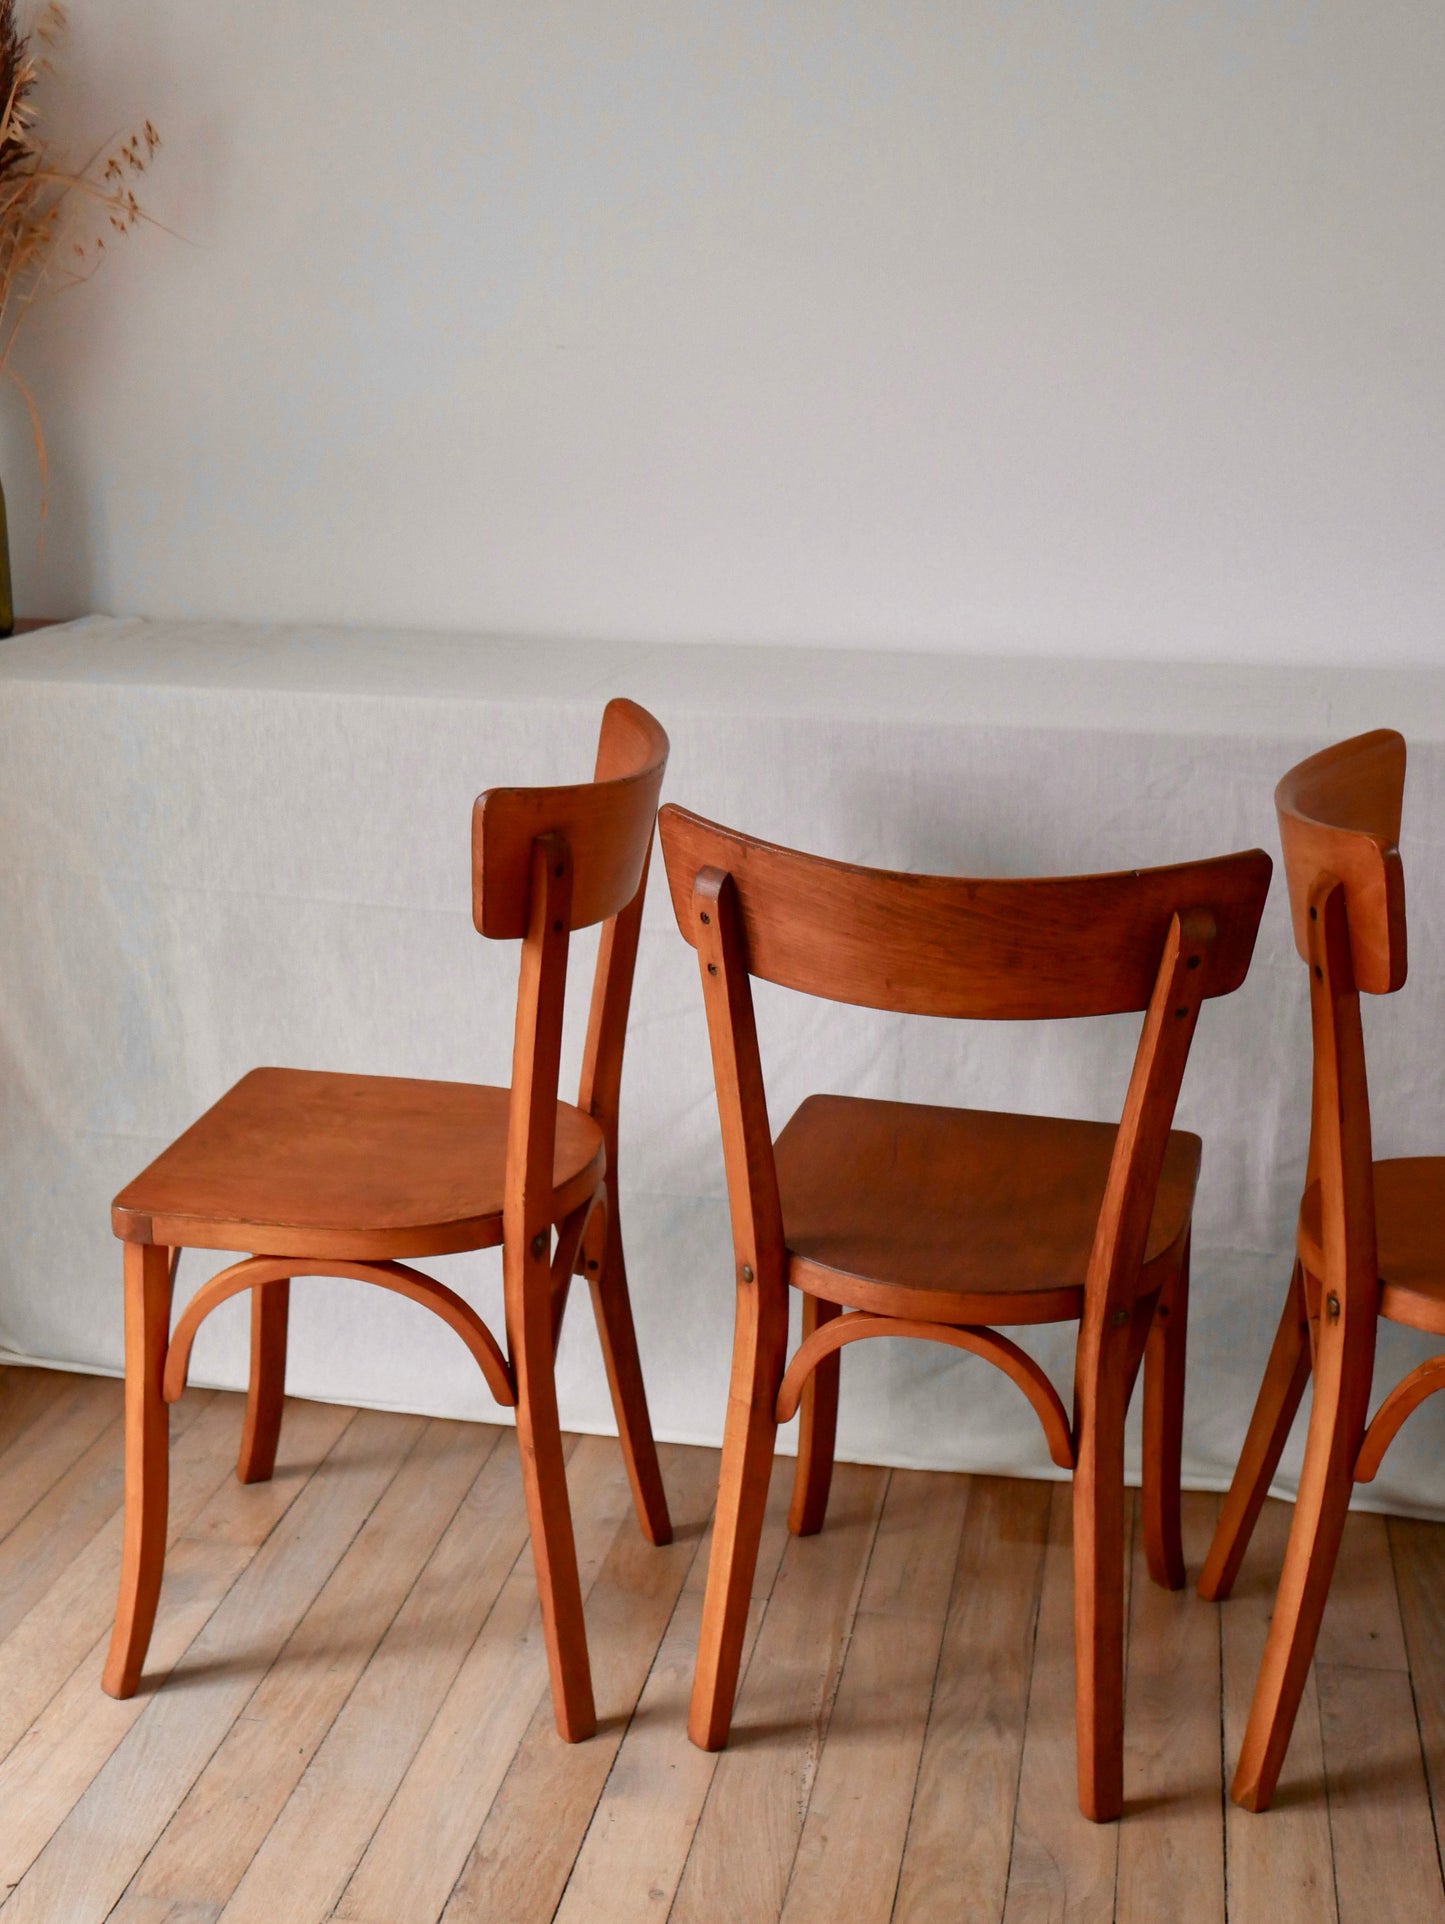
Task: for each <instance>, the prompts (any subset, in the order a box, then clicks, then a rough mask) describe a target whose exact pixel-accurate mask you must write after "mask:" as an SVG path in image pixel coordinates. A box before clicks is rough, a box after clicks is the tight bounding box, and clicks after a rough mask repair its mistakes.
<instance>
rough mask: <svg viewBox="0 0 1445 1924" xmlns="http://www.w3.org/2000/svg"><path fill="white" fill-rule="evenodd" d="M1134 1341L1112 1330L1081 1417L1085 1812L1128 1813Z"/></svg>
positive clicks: (1078, 1491) (1077, 1512)
mask: <svg viewBox="0 0 1445 1924" xmlns="http://www.w3.org/2000/svg"><path fill="white" fill-rule="evenodd" d="M1128 1336H1129V1332H1128V1331H1127V1329H1126V1330H1124V1331H1122V1332H1115V1331H1108V1332H1106V1333H1105V1335H1104V1338H1103V1340H1102V1343H1101V1352H1102V1353H1101V1356H1100V1359H1099V1362H1098V1364H1097V1367H1096V1370H1095V1371H1094V1373H1093V1381H1092V1382H1091V1383H1090V1384H1089V1385H1088V1387H1087V1393H1086V1395H1085V1397H1084V1398H1083V1407H1082V1409H1081V1411H1080V1421H1079V1443H1078V1462H1077V1465H1076V1467H1075V1470H1074V1713H1075V1723H1076V1729H1077V1744H1078V1779H1079V1809H1080V1810H1081V1811H1082V1812H1083V1813H1084V1815H1085V1817H1088V1818H1092V1819H1093V1821H1094V1822H1095V1823H1101V1824H1102V1823H1108V1822H1110V1821H1111V1820H1112V1819H1114V1818H1116V1817H1118V1816H1120V1815H1121V1814H1122V1812H1123V1808H1124V1412H1125V1408H1126V1406H1127V1401H1128V1361H1129V1358H1128Z"/></svg>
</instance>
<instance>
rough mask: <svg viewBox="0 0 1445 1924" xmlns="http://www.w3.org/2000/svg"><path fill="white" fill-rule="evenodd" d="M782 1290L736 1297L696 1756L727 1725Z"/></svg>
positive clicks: (692, 1730)
mask: <svg viewBox="0 0 1445 1924" xmlns="http://www.w3.org/2000/svg"><path fill="white" fill-rule="evenodd" d="M786 1290H787V1285H786V1284H785V1283H784V1282H783V1281H782V1279H781V1278H780V1277H774V1278H773V1279H771V1285H770V1286H767V1285H765V1284H764V1283H763V1282H762V1281H761V1280H759V1281H753V1280H751V1278H749V1280H747V1281H746V1282H744V1283H742V1284H741V1285H740V1286H739V1289H738V1300H737V1329H736V1334H735V1336H734V1339H733V1368H732V1380H731V1382H730V1384H729V1386H728V1408H727V1421H726V1423H725V1425H724V1428H723V1447H722V1466H721V1470H720V1473H719V1477H718V1493H717V1512H716V1514H715V1516H714V1518H713V1535H712V1551H711V1554H710V1555H709V1558H708V1566H707V1590H706V1592H705V1594H704V1597H703V1606H702V1632H701V1635H700V1636H699V1638H698V1648H697V1670H696V1672H695V1674H694V1676H693V1685H692V1704H691V1708H690V1709H689V1712H688V1719H687V1734H688V1736H689V1737H690V1738H691V1739H692V1741H693V1742H694V1743H695V1744H696V1745H697V1746H698V1748H699V1749H701V1750H721V1749H722V1747H723V1745H724V1744H725V1743H726V1742H727V1740H728V1730H729V1728H730V1727H731V1724H732V1715H733V1699H734V1698H735V1697H736V1695H737V1688H738V1671H739V1668H740V1667H741V1664H742V1652H743V1636H744V1633H745V1632H746V1629H747V1622H748V1603H749V1601H750V1598H751V1595H752V1587H753V1572H754V1571H755V1570H756V1568H757V1562H758V1543H759V1540H760V1539H761V1537H762V1531H763V1512H764V1510H765V1508H766V1506H767V1500H768V1482H769V1480H770V1478H771V1475H772V1469H773V1445H774V1442H775V1440H776V1438H777V1433H778V1391H779V1389H780V1388H781V1386H782V1381H783V1359H784V1354H785V1351H786V1348H787V1340H788V1304H787V1295H786Z"/></svg>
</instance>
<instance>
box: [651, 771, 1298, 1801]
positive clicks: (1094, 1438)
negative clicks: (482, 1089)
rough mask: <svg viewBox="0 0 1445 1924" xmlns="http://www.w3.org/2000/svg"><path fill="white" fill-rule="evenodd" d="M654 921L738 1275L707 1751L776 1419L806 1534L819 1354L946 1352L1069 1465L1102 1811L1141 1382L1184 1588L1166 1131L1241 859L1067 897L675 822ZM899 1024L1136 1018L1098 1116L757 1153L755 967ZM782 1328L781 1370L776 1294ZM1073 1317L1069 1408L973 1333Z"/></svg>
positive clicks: (831, 1368) (824, 1405) (1115, 1774)
mask: <svg viewBox="0 0 1445 1924" xmlns="http://www.w3.org/2000/svg"><path fill="white" fill-rule="evenodd" d="M659 822H660V827H661V832H662V845H663V851H664V854H665V856H666V859H667V874H668V883H669V886H670V888H671V891H672V902H673V908H674V911H675V913H676V915H677V921H678V926H679V928H680V929H681V930H682V933H683V935H684V936H685V937H686V939H687V940H688V941H689V942H690V943H691V944H692V945H693V947H694V948H695V949H696V950H697V955H698V963H699V966H700V970H701V975H702V988H703V1000H704V1002H705V1004H706V1008H707V1018H708V1028H709V1032H710V1036H711V1042H712V1059H713V1070H714V1076H715V1080H716V1085H717V1097H718V1107H719V1111H720V1115H721V1122H722V1136H723V1151H724V1159H725V1163H726V1169H727V1181H728V1194H729V1199H730V1205H731V1212H732V1226H733V1243H734V1254H735V1258H736V1286H737V1299H736V1301H737V1323H736V1337H735V1344H734V1349H733V1363H732V1379H731V1385H730V1389H729V1393H728V1406H727V1420H726V1426H725V1434H724V1440H723V1456H722V1469H721V1483H720V1488H719V1492H718V1508H717V1517H716V1521H715V1524H714V1536H713V1549H712V1558H711V1563H710V1566H709V1569H708V1580H707V1592H706V1596H705V1600H704V1609H703V1624H702V1635H701V1641H700V1646H699V1650H698V1661H697V1673H696V1679H695V1683H694V1688H693V1697H692V1710H691V1717H690V1721H689V1732H690V1734H691V1736H692V1739H693V1741H694V1743H696V1744H698V1745H700V1746H701V1747H702V1748H704V1749H707V1750H716V1749H720V1748H721V1747H722V1746H723V1745H724V1744H725V1743H726V1742H727V1738H728V1730H729V1725H730V1723H731V1719H732V1709H733V1698H734V1694H735V1692H736V1688H737V1679H738V1664H739V1659H740V1654H741V1648H742V1640H743V1631H744V1626H745V1623H746V1618H747V1611H748V1598H749V1590H750V1586H751V1581H752V1575H753V1569H754V1565H755V1562H756V1557H757V1549H758V1537H759V1530H760V1528H761V1523H762V1516H763V1505H764V1500H765V1497H766V1493H767V1486H768V1479H769V1472H770V1469H771V1465H772V1459H773V1448H774V1441H775V1434H776V1430H777V1425H778V1424H779V1423H780V1422H786V1421H788V1419H789V1418H790V1417H791V1416H792V1415H793V1414H794V1413H795V1411H797V1410H798V1408H799V1407H800V1406H801V1409H802V1426H801V1435H800V1438H799V1450H798V1464H797V1470H796V1474H795V1482H794V1489H793V1502H792V1510H791V1513H790V1516H789V1524H790V1527H791V1528H792V1530H793V1531H794V1532H795V1533H796V1534H800V1535H806V1534H808V1533H810V1532H812V1531H815V1530H817V1529H819V1528H820V1527H821V1525H822V1522H823V1515H824V1510H825V1508H826V1504H827V1497H828V1485H829V1478H830V1475H831V1471H832V1460H833V1442H834V1428H835V1421H836V1413H837V1401H838V1367H839V1351H840V1350H841V1349H842V1348H843V1346H844V1345H845V1344H848V1343H852V1342H856V1341H859V1340H860V1339H862V1338H865V1337H874V1336H914V1337H923V1338H926V1339H928V1340H930V1341H933V1342H938V1343H947V1344H951V1345H952V1346H953V1347H954V1348H957V1349H961V1350H969V1351H972V1352H973V1353H974V1354H976V1355H979V1356H982V1357H984V1358H986V1359H987V1360H988V1361H989V1362H991V1363H993V1364H995V1365H997V1366H998V1367H999V1368H1000V1369H1002V1370H1004V1371H1005V1372H1006V1374H1007V1375H1008V1376H1010V1377H1011V1378H1012V1380H1013V1381H1014V1382H1015V1383H1016V1384H1017V1385H1018V1387H1019V1388H1020V1389H1021V1390H1022V1391H1023V1393H1024V1395H1025V1396H1026V1397H1027V1398H1028V1399H1029V1401H1030V1403H1031V1404H1032V1405H1033V1408H1034V1411H1035V1413H1036V1414H1037V1416H1038V1418H1039V1420H1040V1422H1041V1424H1042V1426H1043V1430H1044V1435H1045V1438H1046V1440H1047V1443H1048V1448H1049V1454H1050V1456H1051V1458H1052V1460H1053V1461H1054V1462H1055V1463H1056V1464H1057V1465H1058V1466H1059V1467H1060V1468H1061V1469H1069V1470H1072V1471H1073V1473H1074V1585H1075V1590H1074V1599H1075V1601H1074V1623H1075V1653H1076V1676H1077V1718H1078V1771H1079V1804H1080V1807H1081V1809H1082V1810H1083V1812H1084V1814H1085V1815H1086V1816H1088V1817H1093V1818H1097V1819H1107V1818H1113V1817H1117V1816H1118V1815H1119V1813H1120V1809H1121V1805H1122V1801H1123V1637H1124V1616H1123V1610H1124V1592H1123V1582H1124V1534H1123V1533H1124V1417H1125V1412H1126V1410H1127V1408H1128V1404H1129V1399H1130V1394H1131V1391H1132V1389H1133V1385H1134V1381H1135V1377H1136V1375H1137V1372H1138V1369H1139V1365H1140V1362H1141V1359H1142V1360H1143V1365H1144V1375H1145V1391H1144V1434H1145V1444H1144V1493H1143V1506H1144V1536H1145V1544H1146V1550H1147V1556H1148V1563H1149V1570H1150V1574H1151V1575H1152V1576H1153V1577H1154V1579H1155V1581H1156V1582H1159V1583H1163V1584H1167V1585H1168V1586H1170V1587H1171V1588H1174V1589H1178V1588H1179V1587H1180V1586H1181V1585H1182V1584H1183V1582H1184V1562H1183V1551H1182V1545H1181V1541H1180V1528H1179V1462H1180V1438H1181V1427H1182V1419H1183V1394H1184V1353H1185V1323H1186V1310H1187V1295H1188V1268H1189V1227H1190V1215H1191V1210H1192V1206H1193V1198H1194V1186H1195V1179H1196V1176H1197V1173H1198V1168H1199V1148H1200V1145H1199V1140H1198V1138H1197V1137H1196V1136H1192V1135H1186V1134H1183V1133H1181V1132H1178V1131H1171V1128H1170V1124H1171V1121H1172V1118H1173V1114H1174V1105H1175V1100H1176V1097H1177V1095H1178V1091H1179V1085H1180V1080H1181V1077H1182V1075H1183V1072H1184V1065H1185V1059H1186V1057H1187V1055H1188V1051H1189V1044H1190V1040H1191V1038H1192V1036H1193V1034H1194V1027H1195V1021H1196V1019H1197V1016H1198V1013H1199V1007H1200V1004H1201V1003H1202V1002H1203V1001H1205V1000H1206V999H1207V998H1209V997H1211V996H1219V995H1228V994H1229V993H1230V992H1231V991H1232V990H1234V989H1236V988H1237V987H1238V986H1239V984H1240V983H1241V982H1242V981H1243V979H1244V975H1245V971H1246V970H1247V968H1248V966H1249V960H1250V955H1251V953H1252V951H1253V947H1254V939H1255V933H1256V930H1257V928H1258V925H1259V918H1260V912H1261V910H1262V908H1263V906H1264V898H1265V893H1266V890H1267V889H1268V886H1269V876H1270V861H1269V857H1268V856H1267V855H1265V854H1264V853H1263V852H1262V851H1260V850H1257V849H1256V850H1253V851H1252V852H1250V853H1247V854H1242V855H1232V856H1226V857H1223V858H1221V859H1219V860H1215V861H1205V862H1196V863H1192V864H1189V865H1187V866H1183V867H1179V868H1164V869H1154V870H1146V871H1143V872H1140V873H1131V874H1122V875H1099V876H1085V877H1077V878H1066V879H1062V880H1015V881H967V880H955V879H952V878H949V877H943V876H935V875H904V874H888V873H884V872H882V871H879V870H875V869H865V868H855V867H851V866H849V865H848V864H846V863H842V862H832V861H824V860H821V859H819V858H818V857H816V856H811V855H803V854H798V853H795V852H793V851H791V850H788V849H784V848H776V847H773V846H772V845H770V844H769V843H766V842H760V841H756V840H754V839H753V838H752V837H751V836H747V835H742V834H738V833H736V832H735V831H733V830H731V829H726V828H719V827H717V826H715V825H714V824H712V823H710V822H705V821H701V820H699V819H698V818H697V817H696V816H694V815H689V814H686V813H685V812H684V811H682V810H680V809H677V808H673V807H668V808H665V809H664V810H663V811H662V815H661V817H660V818H659ZM754 976H757V977H759V978H760V979H762V980H766V981H770V982H775V983H780V984H782V985H783V986H784V987H786V988H789V989H795V990H800V991H802V992H803V993H804V994H808V995H814V996H820V997H823V998H826V999H827V1000H830V1001H834V1002H848V1003H857V1004H861V1005H863V1006H865V1007H868V1008H874V1009H886V1010H893V1011H897V1012H901V1013H907V1014H913V1015H932V1016H954V1017H993V1018H1003V1019H1010V1018H1011V1019H1015V1020H1040V1019H1046V1018H1050V1017H1064V1016H1083V1015H1108V1014H1115V1013H1118V1012H1121V1011H1125V1010H1134V1011H1138V1010H1143V1011H1145V1016H1144V1023H1143V1028H1142V1031H1141V1035H1140V1039H1139V1045H1138V1050H1137V1053H1136V1056H1135V1060H1134V1068H1133V1073H1132V1075H1131V1077H1130V1081H1129V1088H1128V1094H1127V1097H1126V1100H1125V1104H1124V1112H1123V1119H1122V1121H1121V1122H1120V1123H1119V1124H1118V1125H1117V1126H1115V1125H1113V1124H1110V1123H1100V1122H1074V1121H1061V1120H1056V1119H1054V1118H1052V1117H1044V1116H1024V1115H995V1114H988V1113H984V1112H981V1111H977V1110H967V1109H949V1108H925V1107H922V1106H918V1105H914V1104H910V1103H904V1102H882V1101H871V1100H868V1101H865V1100H860V1099H857V1098H853V1097H849V1096H837V1095H815V1096H810V1097H809V1098H808V1099H807V1101H805V1102H804V1103H803V1104H802V1106H801V1107H800V1108H799V1109H798V1111H797V1112H796V1114H795V1115H794V1116H793V1118H792V1120H791V1121H790V1122H789V1123H788V1125H787V1127H786V1128H785V1129H784V1130H783V1132H782V1134H781V1136H779V1138H778V1140H777V1142H776V1144H775V1143H774V1141H773V1138H772V1134H771V1130H770V1127H769V1122H768V1111H767V1102H766V1097H765V1093H764V1086H763V1075H762V1067H761V1063H760V1060H759V1055H758V1042H757V1034H756V1030H755V1027H754V1022H753V1005H752V989H751V978H752V977H754ZM789 1285H792V1287H793V1288H795V1289H798V1290H800V1291H801V1292H802V1295H803V1339H802V1343H801V1346H800V1347H799V1348H798V1350H797V1351H796V1352H795V1354H794V1355H793V1357H792V1360H791V1361H788V1360H787V1356H786V1348H787V1330H788V1288H789ZM1074 1319H1077V1320H1078V1322H1079V1326H1080V1327H1079V1341H1078V1345H1077V1349H1076V1360H1075V1371H1074V1413H1073V1416H1072V1419H1071V1417H1070V1414H1069V1412H1068V1410H1066V1409H1065V1407H1064V1404H1063V1402H1062V1401H1061V1399H1060V1397H1059V1395H1058V1392H1057V1391H1056V1390H1055V1388H1054V1386H1053V1384H1052V1383H1051V1382H1050V1381H1049V1379H1048V1377H1047V1376H1046V1374H1045V1373H1044V1371H1043V1370H1042V1369H1040V1367H1039V1366H1038V1364H1037V1363H1036V1362H1035V1361H1034V1360H1033V1359H1032V1358H1031V1357H1030V1356H1028V1355H1027V1354H1026V1353H1025V1351H1024V1350H1022V1349H1021V1348H1020V1347H1019V1346H1018V1345H1017V1344H1016V1343H1014V1342H1012V1341H1011V1340H1010V1339H1009V1338H1008V1337H1007V1336H1003V1335H1000V1334H999V1333H998V1331H997V1330H996V1329H994V1328H991V1327H989V1326H990V1325H993V1324H1005V1325H1024V1324H1037V1323H1052V1322H1062V1321H1071V1320H1074Z"/></svg>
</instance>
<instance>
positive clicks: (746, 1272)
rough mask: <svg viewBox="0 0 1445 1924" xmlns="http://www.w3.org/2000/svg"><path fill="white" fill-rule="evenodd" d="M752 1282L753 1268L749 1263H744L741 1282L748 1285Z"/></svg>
mask: <svg viewBox="0 0 1445 1924" xmlns="http://www.w3.org/2000/svg"><path fill="white" fill-rule="evenodd" d="M752 1280H753V1266H752V1264H751V1263H744V1264H743V1281H744V1282H745V1283H750V1282H751V1281H752Z"/></svg>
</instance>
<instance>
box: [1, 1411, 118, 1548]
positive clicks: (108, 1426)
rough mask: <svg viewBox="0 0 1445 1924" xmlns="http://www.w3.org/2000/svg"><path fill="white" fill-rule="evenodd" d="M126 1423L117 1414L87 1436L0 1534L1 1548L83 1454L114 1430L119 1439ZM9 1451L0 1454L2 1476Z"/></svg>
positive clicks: (51, 1492) (110, 1514) (112, 1514)
mask: <svg viewBox="0 0 1445 1924" xmlns="http://www.w3.org/2000/svg"><path fill="white" fill-rule="evenodd" d="M124 1425H125V1419H124V1417H121V1416H116V1417H113V1418H112V1419H111V1420H110V1422H109V1423H105V1424H102V1426H101V1427H100V1429H98V1430H97V1431H96V1433H95V1435H94V1436H91V1437H87V1439H86V1440H85V1442H84V1443H83V1444H82V1445H81V1446H80V1448H79V1449H78V1450H77V1451H76V1452H75V1455H74V1456H73V1457H70V1458H68V1459H67V1461H66V1464H65V1467H64V1468H63V1469H62V1470H58V1471H57V1472H56V1474H55V1475H54V1476H53V1477H52V1478H51V1480H50V1481H49V1482H48V1483H47V1484H46V1486H45V1488H44V1489H43V1490H40V1491H37V1493H36V1496H35V1500H34V1502H33V1503H31V1504H30V1506H29V1507H28V1508H27V1509H25V1510H22V1511H21V1513H20V1515H19V1516H17V1517H16V1518H15V1519H14V1521H13V1522H12V1523H11V1524H9V1525H8V1526H7V1528H6V1529H5V1531H4V1533H3V1534H0V1550H3V1549H4V1548H5V1545H6V1544H7V1543H8V1542H9V1540H10V1538H11V1537H12V1536H14V1534H15V1532H16V1531H17V1530H19V1529H21V1528H22V1527H23V1525H24V1524H25V1521H26V1519H27V1518H28V1517H32V1516H33V1515H34V1514H35V1512H36V1511H37V1510H38V1509H39V1508H40V1506H41V1504H42V1503H44V1502H45V1501H46V1499H47V1498H48V1497H50V1496H52V1495H53V1494H54V1492H55V1491H56V1490H57V1489H58V1488H59V1487H60V1485H61V1484H62V1483H63V1482H64V1481H65V1479H66V1477H68V1476H69V1475H70V1473H71V1471H72V1470H73V1469H74V1468H75V1466H76V1464H77V1463H79V1462H80V1460H81V1458H82V1457H83V1456H87V1455H88V1454H89V1453H90V1451H91V1450H93V1449H94V1448H95V1447H96V1445H97V1444H98V1443H103V1442H104V1441H105V1439H106V1437H107V1436H109V1435H110V1434H111V1432H112V1431H114V1433H115V1435H116V1437H117V1439H119V1438H120V1437H121V1436H122V1435H123V1433H124ZM21 1440H22V1439H21V1438H19V1437H17V1438H16V1439H15V1441H16V1442H19V1441H21ZM10 1447H11V1448H14V1444H12V1445H11V1446H10ZM9 1453H10V1452H9V1450H8V1449H7V1450H6V1451H5V1452H4V1455H0V1477H3V1476H4V1473H5V1456H8V1455H9ZM119 1508H120V1498H119V1496H117V1498H116V1505H115V1509H116V1510H118V1509H119ZM114 1515H115V1510H112V1511H110V1512H109V1515H108V1517H107V1521H109V1517H110V1516H114Z"/></svg>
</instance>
